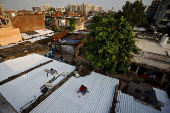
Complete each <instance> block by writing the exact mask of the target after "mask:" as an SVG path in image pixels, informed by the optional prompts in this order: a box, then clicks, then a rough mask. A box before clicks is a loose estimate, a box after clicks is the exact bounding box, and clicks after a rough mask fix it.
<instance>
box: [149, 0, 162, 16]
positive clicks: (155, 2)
mask: <svg viewBox="0 0 170 113" xmlns="http://www.w3.org/2000/svg"><path fill="white" fill-rule="evenodd" d="M159 2H160V0H153V1H152V4H151V6H148V13H147V17H148V18H153V17H154V16H155V12H156V10H157V7H158V5H159Z"/></svg>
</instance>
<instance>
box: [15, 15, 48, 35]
mask: <svg viewBox="0 0 170 113" xmlns="http://www.w3.org/2000/svg"><path fill="white" fill-rule="evenodd" d="M12 24H13V26H14V27H16V28H19V29H20V32H21V33H22V32H28V31H33V30H37V29H42V28H45V23H44V16H43V15H42V14H39V15H24V16H16V17H15V19H14V20H13V21H12Z"/></svg>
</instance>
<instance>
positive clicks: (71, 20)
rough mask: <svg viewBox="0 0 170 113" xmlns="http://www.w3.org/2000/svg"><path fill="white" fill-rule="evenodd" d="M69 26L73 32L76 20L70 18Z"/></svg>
mask: <svg viewBox="0 0 170 113" xmlns="http://www.w3.org/2000/svg"><path fill="white" fill-rule="evenodd" d="M69 24H70V26H71V31H74V30H75V29H76V18H75V17H71V18H70V20H69Z"/></svg>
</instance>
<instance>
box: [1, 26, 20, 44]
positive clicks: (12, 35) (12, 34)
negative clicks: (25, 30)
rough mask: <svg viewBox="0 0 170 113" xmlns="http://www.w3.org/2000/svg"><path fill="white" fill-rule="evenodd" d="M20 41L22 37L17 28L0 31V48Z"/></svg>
mask: <svg viewBox="0 0 170 113" xmlns="http://www.w3.org/2000/svg"><path fill="white" fill-rule="evenodd" d="M18 41H22V37H21V34H20V31H19V29H18V28H11V27H9V28H2V29H0V44H1V46H5V45H8V44H9V43H16V42H18Z"/></svg>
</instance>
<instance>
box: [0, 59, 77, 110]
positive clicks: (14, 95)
mask: <svg viewBox="0 0 170 113" xmlns="http://www.w3.org/2000/svg"><path fill="white" fill-rule="evenodd" d="M30 62H31V61H30ZM51 68H53V69H55V70H57V72H58V74H55V75H51V74H50V73H49V74H48V77H47V72H45V71H44V70H45V69H51ZM74 69H75V66H71V65H68V64H65V63H62V62H58V61H53V62H51V63H48V64H46V65H43V66H41V67H39V68H36V69H34V70H32V71H30V72H29V73H26V74H24V75H22V76H20V77H18V78H16V79H14V80H12V81H10V82H7V83H6V84H4V85H1V86H0V93H1V94H2V95H3V96H4V97H5V98H6V100H7V101H8V102H9V103H10V104H11V105H12V106H13V107H14V108H15V109H16V110H17V111H18V112H20V108H21V107H23V106H24V105H25V104H27V103H28V102H30V101H31V100H33V99H35V98H34V96H35V97H36V98H38V97H39V96H40V95H41V94H42V93H41V92H40V87H41V86H43V85H44V83H46V82H48V81H49V80H50V79H52V78H53V77H54V76H58V75H59V74H61V73H62V72H68V73H70V72H72V71H74ZM63 79H64V77H63V76H61V77H59V78H58V79H57V80H56V81H54V83H52V84H53V85H55V84H57V83H59V82H60V81H61V80H63Z"/></svg>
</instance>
